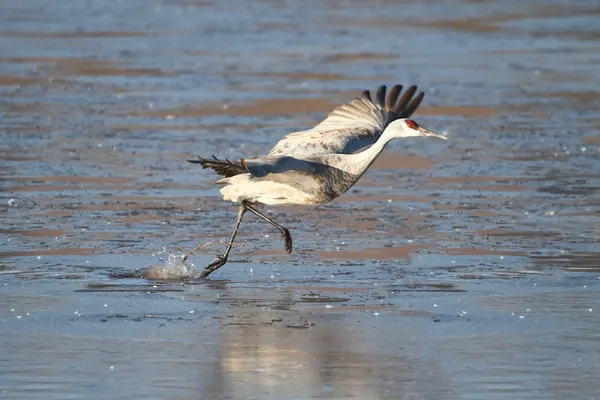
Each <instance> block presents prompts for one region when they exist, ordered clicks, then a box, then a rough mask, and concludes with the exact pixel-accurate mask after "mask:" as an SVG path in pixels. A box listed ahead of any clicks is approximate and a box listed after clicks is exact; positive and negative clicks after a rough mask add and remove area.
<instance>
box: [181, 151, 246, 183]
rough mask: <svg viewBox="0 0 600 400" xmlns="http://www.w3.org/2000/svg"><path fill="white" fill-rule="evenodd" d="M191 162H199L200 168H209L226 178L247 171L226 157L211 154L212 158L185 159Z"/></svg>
mask: <svg viewBox="0 0 600 400" xmlns="http://www.w3.org/2000/svg"><path fill="white" fill-rule="evenodd" d="M187 161H188V162H190V163H192V164H200V165H202V168H211V169H213V170H214V171H215V172H216V173H217V174H219V175H223V176H225V177H227V178H229V177H232V176H234V175H239V174H243V173H246V172H248V171H247V170H246V168H244V167H243V166H241V165H238V164H236V163H234V162H231V161H230V160H228V159H225V160H224V161H223V160H219V159H218V158H217V157H215V156H212V160H211V159H209V158H202V157H200V156H198V159H197V160H187Z"/></svg>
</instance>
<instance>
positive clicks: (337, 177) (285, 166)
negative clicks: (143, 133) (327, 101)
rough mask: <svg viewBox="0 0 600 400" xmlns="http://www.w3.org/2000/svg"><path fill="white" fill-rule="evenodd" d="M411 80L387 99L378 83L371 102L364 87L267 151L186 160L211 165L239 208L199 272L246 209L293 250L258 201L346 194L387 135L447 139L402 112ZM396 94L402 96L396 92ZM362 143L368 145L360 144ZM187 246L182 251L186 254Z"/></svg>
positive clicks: (316, 201)
mask: <svg viewBox="0 0 600 400" xmlns="http://www.w3.org/2000/svg"><path fill="white" fill-rule="evenodd" d="M416 90H417V87H416V86H411V87H410V88H408V89H407V90H406V91H405V92H404V94H403V95H402V97H400V94H401V92H402V86H401V85H395V86H394V87H393V88H392V89H391V90H390V93H389V95H388V96H387V99H386V96H385V94H386V86H380V87H379V89H378V90H377V94H376V97H375V102H374V101H373V100H371V94H370V92H369V91H368V90H365V91H364V92H363V94H362V96H361V97H360V98H355V99H353V100H352V101H350V102H348V103H346V104H343V105H341V106H339V107H337V108H336V109H334V110H333V111H332V112H331V113H330V114H329V116H328V117H327V118H326V119H325V120H324V121H323V122H321V123H320V124H318V125H317V126H315V127H314V128H312V129H310V130H307V131H302V132H295V133H291V134H289V135H287V136H285V137H283V138H282V139H281V140H280V141H279V142H278V143H277V144H276V145H275V147H273V149H272V150H271V151H270V153H269V155H268V156H264V157H257V158H252V159H246V160H244V159H243V158H242V159H240V161H239V162H232V161H230V160H228V159H225V160H219V159H217V158H216V157H214V156H213V158H212V159H210V158H202V157H198V159H196V160H188V161H189V162H191V163H197V164H200V165H202V168H212V169H213V170H214V171H215V172H216V173H217V174H219V175H222V176H224V178H222V179H220V180H218V181H217V183H219V184H222V185H224V187H223V188H222V189H221V194H222V195H223V198H224V199H225V200H229V201H232V202H234V203H238V204H239V212H238V216H237V220H236V223H235V227H234V229H233V233H232V235H231V239H230V240H229V243H228V244H227V248H226V249H225V253H224V254H223V255H222V256H219V257H217V258H216V259H215V260H214V261H213V262H212V263H211V264H209V265H208V266H207V267H206V268H205V269H204V270H203V271H202V272H201V273H200V274H199V275H198V276H199V277H206V276H208V275H209V274H210V273H212V272H213V271H215V270H217V269H219V268H220V267H222V266H223V265H224V264H225V263H226V262H227V258H228V257H229V252H230V251H231V247H232V246H233V241H234V240H235V236H236V234H237V231H238V229H239V227H240V223H241V222H242V218H243V216H244V214H245V213H246V212H247V211H250V212H251V213H253V214H254V215H256V216H258V217H259V218H261V219H263V220H265V221H267V222H268V223H270V224H271V225H273V226H274V227H276V228H277V229H278V230H279V231H280V232H281V234H282V236H283V238H284V243H285V249H286V250H287V252H288V253H289V252H291V251H292V236H291V235H290V232H289V231H288V230H287V229H286V228H284V227H283V226H281V225H279V224H278V223H276V222H275V221H273V220H272V219H271V218H269V217H267V216H266V215H264V214H263V213H261V212H260V211H259V210H258V208H257V207H258V206H260V205H283V204H308V205H320V204H325V203H328V202H330V201H331V200H333V199H335V198H336V197H338V196H340V195H342V194H343V193H345V192H346V191H347V190H348V189H350V188H351V187H352V185H354V184H355V183H356V182H357V181H358V179H359V178H360V177H361V176H362V175H363V174H364V173H365V172H366V171H367V169H368V168H369V167H370V166H371V164H373V162H374V161H375V160H376V159H377V157H378V156H379V154H381V152H382V150H383V148H384V147H385V145H386V144H387V143H388V142H389V141H390V140H392V139H396V138H405V137H412V136H425V137H434V138H438V139H446V137H445V136H442V135H439V134H437V133H434V132H431V131H429V130H427V129H425V128H423V127H421V126H419V124H417V123H416V122H415V121H413V120H412V119H408V118H409V117H410V116H411V115H412V114H413V112H415V110H416V109H417V108H418V107H419V104H421V101H422V100H423V97H424V95H425V94H424V93H422V92H421V93H419V94H418V95H417V96H415V92H416ZM399 97H400V99H398V98H399ZM367 146H370V147H368V148H367V149H366V150H362V151H358V150H361V149H363V148H365V147H367ZM192 253H193V250H192V251H190V252H189V253H187V254H186V255H185V256H184V257H183V261H185V260H186V259H187V258H188V257H189V256H190V255H191V254H192Z"/></svg>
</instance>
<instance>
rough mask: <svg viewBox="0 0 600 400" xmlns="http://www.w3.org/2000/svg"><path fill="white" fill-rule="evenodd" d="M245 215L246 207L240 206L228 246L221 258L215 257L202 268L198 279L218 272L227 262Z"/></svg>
mask: <svg viewBox="0 0 600 400" xmlns="http://www.w3.org/2000/svg"><path fill="white" fill-rule="evenodd" d="M245 213H246V206H245V205H244V204H242V205H241V206H240V211H239V212H238V217H237V221H236V222H235V228H233V233H232V234H231V239H229V244H228V245H227V248H226V249H225V253H223V255H222V256H219V257H217V258H216V259H215V260H214V261H213V262H211V263H210V264H209V265H208V267H206V268H204V270H203V271H202V272H200V273H199V274H198V277H200V278H205V277H207V276H208V275H210V274H211V273H212V272H213V271H216V270H218V269H219V268H221V267H222V266H223V265H225V263H226V262H227V257H229V252H230V251H231V247H233V241H234V240H235V235H236V234H237V231H238V229H239V228H240V224H241V223H242V218H243V217H244V214H245Z"/></svg>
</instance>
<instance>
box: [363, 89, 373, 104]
mask: <svg viewBox="0 0 600 400" xmlns="http://www.w3.org/2000/svg"><path fill="white" fill-rule="evenodd" d="M362 97H363V98H364V99H367V100H369V101H370V102H371V103H372V102H373V100H371V92H370V91H368V90H365V91H363V92H362Z"/></svg>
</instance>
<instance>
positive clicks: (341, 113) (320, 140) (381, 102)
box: [269, 85, 425, 157]
mask: <svg viewBox="0 0 600 400" xmlns="http://www.w3.org/2000/svg"><path fill="white" fill-rule="evenodd" d="M416 91H417V87H416V86H411V87H409V88H408V89H407V90H406V91H405V92H404V93H403V94H402V85H395V86H394V87H393V88H392V90H390V93H389V95H388V96H387V99H386V96H385V95H386V86H380V87H379V89H378V90H377V94H376V96H375V101H373V100H372V99H371V93H370V92H369V91H368V90H365V91H364V92H363V94H362V96H361V97H360V98H355V99H353V100H352V101H350V102H348V103H346V104H343V105H341V106H339V107H337V108H336V109H334V110H333V111H332V112H331V113H330V114H329V116H328V117H327V118H326V119H325V120H323V121H322V122H321V123H320V124H318V125H317V126H315V127H314V128H313V129H310V130H307V131H302V132H295V133H290V134H289V135H287V136H284V137H283V138H282V139H281V140H280V141H279V142H277V144H276V145H275V147H273V149H272V150H271V152H270V153H269V155H284V154H288V155H294V156H300V157H307V156H310V155H314V154H322V153H329V154H332V153H338V154H351V153H354V152H356V151H357V150H359V149H361V148H363V147H365V146H370V145H372V144H373V143H375V142H376V141H377V139H379V136H381V133H382V132H383V130H384V129H385V128H386V127H387V126H388V125H389V124H390V123H391V122H393V121H395V120H397V119H399V118H408V117H410V116H411V115H412V114H413V113H414V112H415V110H416V109H417V108H418V107H419V105H420V104H421V101H422V100H423V97H424V96H425V93H423V92H421V93H419V94H418V95H416V96H415V93H416ZM401 94H402V96H400V95H401Z"/></svg>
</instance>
